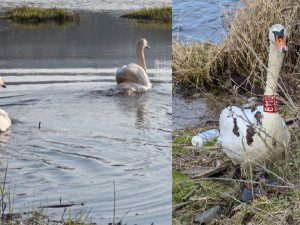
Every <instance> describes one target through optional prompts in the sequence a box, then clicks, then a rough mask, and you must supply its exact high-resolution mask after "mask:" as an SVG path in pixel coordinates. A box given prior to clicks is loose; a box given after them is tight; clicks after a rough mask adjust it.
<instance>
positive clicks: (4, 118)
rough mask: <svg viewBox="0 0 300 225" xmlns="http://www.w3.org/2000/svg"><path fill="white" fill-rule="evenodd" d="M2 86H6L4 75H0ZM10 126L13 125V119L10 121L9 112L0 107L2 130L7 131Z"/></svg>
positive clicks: (0, 84)
mask: <svg viewBox="0 0 300 225" xmlns="http://www.w3.org/2000/svg"><path fill="white" fill-rule="evenodd" d="M0 86H1V87H3V88H6V85H5V83H4V81H3V79H2V77H0ZM10 126H11V121H10V119H9V117H8V115H7V113H6V112H5V111H4V110H3V109H0V132H5V131H7V129H8V128H9V127H10Z"/></svg>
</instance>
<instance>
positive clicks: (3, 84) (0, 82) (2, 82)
mask: <svg viewBox="0 0 300 225" xmlns="http://www.w3.org/2000/svg"><path fill="white" fill-rule="evenodd" d="M0 86H1V87H3V88H6V85H5V83H4V81H3V79H2V77H0Z"/></svg>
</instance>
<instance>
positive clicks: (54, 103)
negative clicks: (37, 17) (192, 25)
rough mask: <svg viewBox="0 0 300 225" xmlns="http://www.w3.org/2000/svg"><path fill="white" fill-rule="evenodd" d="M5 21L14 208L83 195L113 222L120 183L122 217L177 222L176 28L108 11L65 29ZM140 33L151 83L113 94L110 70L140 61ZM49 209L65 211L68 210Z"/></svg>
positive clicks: (99, 217)
mask: <svg viewBox="0 0 300 225" xmlns="http://www.w3.org/2000/svg"><path fill="white" fill-rule="evenodd" d="M0 27H1V32H0V43H1V45H0V74H1V76H2V77H3V78H4V80H5V81H6V83H7V88H6V89H1V90H0V96H1V97H0V101H1V108H3V109H4V110H5V111H6V112H7V113H8V114H9V116H10V118H11V119H12V121H13V124H12V127H11V129H10V130H9V131H8V132H7V133H5V134H1V136H0V156H1V160H0V167H1V168H5V166H6V162H7V160H8V178H7V182H8V184H9V187H10V190H11V193H14V194H13V196H14V212H23V211H24V210H25V209H27V210H31V208H32V206H33V205H34V206H40V205H51V204H60V199H61V203H62V204H66V203H70V202H75V203H84V206H83V208H84V209H87V210H89V209H91V213H90V218H92V219H93V222H96V223H98V224H107V223H108V222H112V216H113V181H115V184H116V195H117V201H116V204H117V207H116V215H117V216H118V217H119V218H120V217H122V216H123V215H124V214H125V213H126V212H127V210H129V209H130V212H129V213H128V215H127V216H126V217H125V218H124V219H123V222H125V223H128V224H151V222H154V224H171V205H172V202H171V179H172V178H171V129H172V122H171V119H172V118H171V117H172V116H171V111H172V109H171V107H172V106H171V105H172V97H171V88H172V87H171V82H170V81H171V67H170V65H171V30H165V29H157V28H141V27H135V26H132V25H130V23H128V22H127V21H126V20H123V19H120V18H118V17H116V16H111V15H110V14H106V13H84V15H83V21H82V23H81V24H80V25H74V26H67V27H63V28H60V27H58V26H52V25H50V26H45V27H41V28H38V29H28V28H25V27H20V26H17V25H13V24H12V23H10V22H7V21H4V20H1V21H0ZM141 37H145V38H146V39H148V41H149V45H150V47H151V49H150V50H149V51H147V52H146V53H145V54H146V62H147V67H148V68H149V76H150V80H151V81H152V82H153V86H154V88H153V90H151V91H150V92H148V93H146V94H141V95H136V96H131V97H128V96H121V95H113V94H112V91H111V90H110V89H113V88H114V87H115V78H114V72H115V71H116V68H117V67H119V66H122V65H123V64H127V63H130V62H135V61H136V60H135V43H136V41H137V40H138V39H139V38H141ZM39 122H41V129H38V124H39ZM0 179H2V178H0ZM81 209H82V207H81V206H78V207H73V208H72V210H71V211H72V213H73V215H75V214H76V213H78V212H79V211H80V210H81ZM47 211H48V213H49V214H51V213H54V217H58V218H59V217H60V216H61V214H62V211H63V210H62V209H59V210H52V209H49V210H47ZM66 214H67V215H66V217H68V213H66Z"/></svg>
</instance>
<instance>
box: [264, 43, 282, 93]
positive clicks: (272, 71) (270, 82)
mask: <svg viewBox="0 0 300 225" xmlns="http://www.w3.org/2000/svg"><path fill="white" fill-rule="evenodd" d="M283 57H284V53H281V52H279V51H278V47H277V46H276V44H274V43H270V53H269V62H268V71H267V81H266V90H265V95H276V93H277V82H278V78H279V73H280V70H281V66H282V63H283Z"/></svg>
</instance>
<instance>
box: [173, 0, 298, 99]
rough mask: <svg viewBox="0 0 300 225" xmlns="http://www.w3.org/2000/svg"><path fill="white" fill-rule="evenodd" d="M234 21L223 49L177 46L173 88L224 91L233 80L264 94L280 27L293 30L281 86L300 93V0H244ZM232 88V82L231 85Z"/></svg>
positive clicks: (202, 45) (218, 46)
mask: <svg viewBox="0 0 300 225" xmlns="http://www.w3.org/2000/svg"><path fill="white" fill-rule="evenodd" d="M243 2H244V5H245V6H244V7H242V8H239V9H237V11H236V12H235V15H234V17H233V18H232V19H231V18H230V17H229V16H228V14H227V12H224V13H225V16H226V24H228V27H229V28H228V29H229V34H228V36H227V37H226V38H225V39H224V40H223V42H222V43H220V44H212V43H198V44H192V45H189V46H184V45H183V44H182V43H180V42H179V41H176V40H174V41H173V77H174V85H187V84H191V83H192V84H194V85H195V86H197V87H220V86H221V87H224V86H226V85H225V81H226V80H228V79H232V80H233V81H234V82H235V83H236V84H238V85H240V86H241V87H242V88H245V89H247V90H248V91H253V92H255V93H261V91H262V90H263V89H264V86H265V78H266V66H267V61H268V48H269V42H268V32H269V27H270V26H271V25H273V24H275V23H281V24H283V25H284V26H285V27H286V28H287V30H288V40H289V41H288V48H289V50H288V53H287V54H286V56H285V61H284V65H283V69H282V76H281V78H282V82H283V83H284V84H285V85H286V86H288V87H289V89H290V91H291V92H292V93H291V94H298V88H299V84H300V83H299V79H298V78H299V77H300V76H299V72H300V55H299V46H300V27H299V24H300V5H299V4H298V1H297V0H281V1H270V0H244V1H243ZM227 85H228V83H227Z"/></svg>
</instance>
